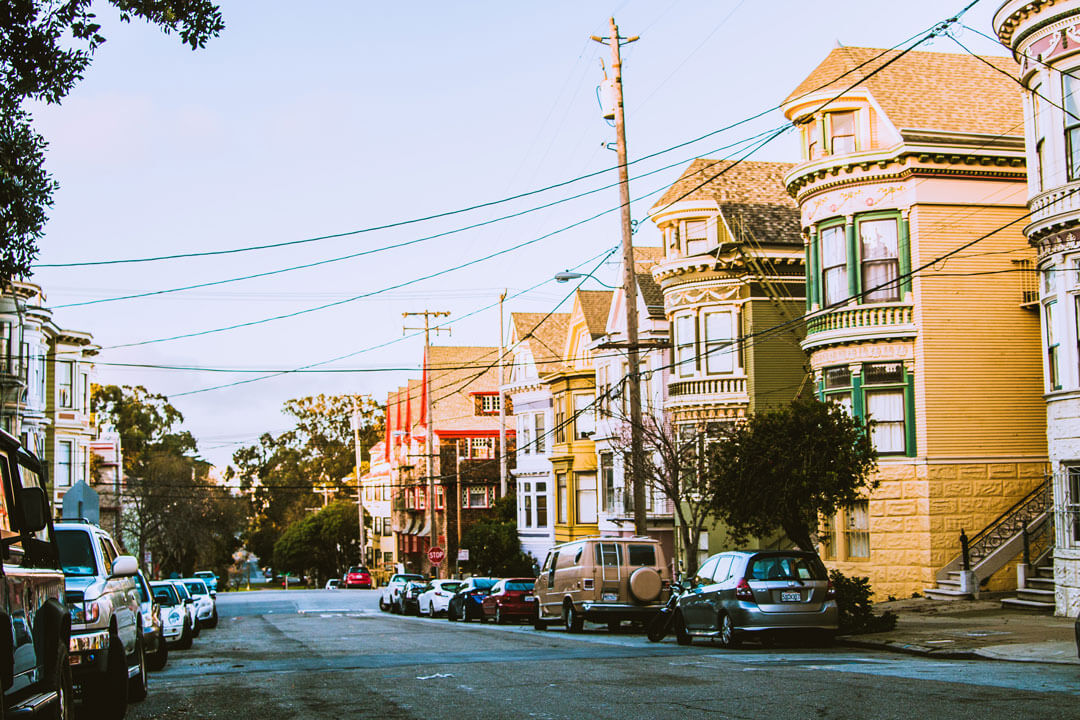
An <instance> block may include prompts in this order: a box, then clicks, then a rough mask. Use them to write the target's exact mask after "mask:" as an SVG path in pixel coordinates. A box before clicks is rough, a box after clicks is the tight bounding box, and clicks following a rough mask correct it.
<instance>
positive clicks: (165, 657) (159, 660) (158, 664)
mask: <svg viewBox="0 0 1080 720" xmlns="http://www.w3.org/2000/svg"><path fill="white" fill-rule="evenodd" d="M168 661H169V647H168V645H166V644H165V638H161V642H159V643H158V649H157V652H156V653H154V654H153V655H151V656H150V657H149V658H148V659H147V661H146V666H147V667H149V668H150V669H151V670H154V671H157V670H160V669H162V668H163V667H165V663H167V662H168Z"/></svg>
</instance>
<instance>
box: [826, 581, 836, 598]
mask: <svg viewBox="0 0 1080 720" xmlns="http://www.w3.org/2000/svg"><path fill="white" fill-rule="evenodd" d="M825 599H826V600H835V599H836V588H835V587H833V584H832V580H830V581H829V584H828V585H826V586H825Z"/></svg>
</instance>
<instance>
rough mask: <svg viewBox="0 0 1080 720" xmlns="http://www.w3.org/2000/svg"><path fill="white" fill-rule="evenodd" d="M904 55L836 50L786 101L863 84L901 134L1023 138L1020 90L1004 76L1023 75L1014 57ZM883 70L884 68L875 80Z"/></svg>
mask: <svg viewBox="0 0 1080 720" xmlns="http://www.w3.org/2000/svg"><path fill="white" fill-rule="evenodd" d="M900 52H901V51H899V50H879V49H875V48H860V47H839V48H836V49H834V50H833V51H832V52H830V53H829V55H828V57H826V58H825V60H823V61H822V63H821V64H820V65H818V66H817V67H816V68H815V69H814V71H813V72H811V73H810V75H809V76H807V78H806V79H805V80H803V81H802V83H800V84H799V86H798V87H797V88H795V92H793V93H791V95H789V96H788V98H787V100H785V101H784V102H785V104H787V103H790V102H791V101H793V100H796V99H798V98H799V97H800V96H802V95H805V94H808V93H813V92H817V91H819V90H823V91H829V92H832V93H833V94H835V93H839V92H842V91H845V90H847V89H848V88H850V87H851V86H852V85H855V84H856V83H858V84H859V86H861V87H865V88H866V89H867V90H869V91H870V94H871V95H872V96H873V98H874V100H876V101H877V103H878V105H880V106H881V109H882V110H884V111H885V114H886V115H887V116H888V118H889V120H890V121H891V122H892V124H893V125H895V126H896V127H897V128H898V129H905V128H907V129H919V130H940V131H945V132H958V133H985V134H989V135H1015V136H1020V137H1022V136H1023V135H1024V125H1023V122H1024V117H1023V109H1022V106H1021V102H1020V97H1021V95H1020V86H1019V85H1018V84H1017V83H1016V82H1015V81H1013V80H1010V79H1009V77H1007V76H1006V74H1005V73H1007V74H1008V75H1011V76H1013V77H1015V76H1016V75H1017V73H1018V71H1019V67H1018V66H1017V65H1016V63H1015V62H1013V60H1012V59H1011V58H1007V57H998V56H983V57H981V59H980V58H978V57H974V56H972V55H960V54H957V53H940V52H919V51H913V52H909V53H907V54H906V55H903V56H902V57H898V56H899V55H900ZM878 55H881V57H880V58H878V57H877V56H878ZM894 58H896V59H895V62H893V63H892V64H889V65H887V66H886V63H888V62H889V60H891V59H894ZM863 63H866V65H864V66H862V67H860V65H862V64H863ZM883 66H884V67H883ZM878 68H883V69H881V71H880V72H878V73H876V74H874V75H870V73H872V72H874V70H875V69H878ZM995 68H996V69H995ZM845 73H846V74H845ZM841 76H843V77H841Z"/></svg>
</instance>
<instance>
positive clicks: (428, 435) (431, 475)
mask: <svg viewBox="0 0 1080 720" xmlns="http://www.w3.org/2000/svg"><path fill="white" fill-rule="evenodd" d="M414 315H415V316H419V315H423V316H424V327H423V330H424V387H423V390H422V391H421V392H423V393H424V396H425V397H426V398H427V401H426V403H425V406H424V416H425V417H426V418H427V427H426V428H424V430H425V432H424V448H425V450H424V456H425V459H426V461H427V485H428V501H427V511H428V522H429V524H428V531H429V533H430V534H429V536H428V549H431V548H433V547H435V546H437V545H438V544H439V531H438V529H437V528H436V527H435V526H436V523H437V522H438V518H437V517H436V515H435V470H434V467H433V456H434V451H433V450H432V441H433V438H434V435H435V430H434V425H435V423H434V422H433V418H432V417H431V402H432V401H431V387H430V386H431V373H430V372H428V369H427V365H428V355H429V350H430V349H431V331H432V329H434V331H435V333H436V334H438V332H439V328H438V327H436V328H432V327H431V318H433V317H434V318H439V317H450V313H449V311H446V310H424V311H423V312H406V313H401V317H402V318H406V319H407V318H409V317H410V316H414ZM420 329H421V328H410V327H406V328H405V331H409V330H420ZM406 392H408V389H407V386H406ZM446 505H447V506H449V503H446ZM431 574H432V576H434V577H438V574H439V573H438V568H437V567H436V568H432V573H431Z"/></svg>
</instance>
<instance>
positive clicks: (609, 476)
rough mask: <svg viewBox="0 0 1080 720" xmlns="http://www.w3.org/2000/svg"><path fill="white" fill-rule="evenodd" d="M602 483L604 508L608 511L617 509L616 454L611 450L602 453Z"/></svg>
mask: <svg viewBox="0 0 1080 720" xmlns="http://www.w3.org/2000/svg"><path fill="white" fill-rule="evenodd" d="M600 483H601V486H602V487H603V492H604V497H603V498H602V500H601V502H603V506H604V509H605V510H607V511H608V512H613V511H614V510H615V455H614V454H612V453H609V452H602V453H600Z"/></svg>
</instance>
